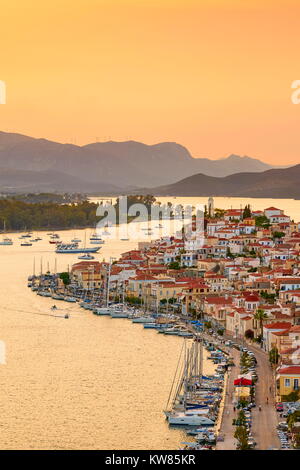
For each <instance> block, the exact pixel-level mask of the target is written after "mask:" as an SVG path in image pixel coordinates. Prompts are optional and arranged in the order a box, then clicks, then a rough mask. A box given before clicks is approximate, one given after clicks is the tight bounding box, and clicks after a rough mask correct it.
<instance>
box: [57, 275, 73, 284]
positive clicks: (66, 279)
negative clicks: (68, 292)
mask: <svg viewBox="0 0 300 470" xmlns="http://www.w3.org/2000/svg"><path fill="white" fill-rule="evenodd" d="M59 277H60V279H62V281H63V283H64V285H65V286H67V285H68V284H70V274H69V273H60V275H59Z"/></svg>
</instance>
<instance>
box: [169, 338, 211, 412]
mask: <svg viewBox="0 0 300 470" xmlns="http://www.w3.org/2000/svg"><path fill="white" fill-rule="evenodd" d="M202 376H203V342H202V338H201V337H200V335H197V336H196V338H195V339H194V341H193V342H192V344H191V343H190V341H188V340H184V343H183V345H182V348H181V352H180V356H179V359H178V364H177V367H176V371H175V375H174V379H173V382H172V386H171V390H170V393H169V397H168V401H167V405H166V410H168V407H169V404H170V402H171V403H172V408H174V407H175V406H176V405H177V404H179V403H180V400H181V402H183V404H184V407H185V405H186V400H187V398H188V397H189V396H191V395H192V394H193V393H194V392H196V390H197V389H199V388H200V385H201V381H202Z"/></svg>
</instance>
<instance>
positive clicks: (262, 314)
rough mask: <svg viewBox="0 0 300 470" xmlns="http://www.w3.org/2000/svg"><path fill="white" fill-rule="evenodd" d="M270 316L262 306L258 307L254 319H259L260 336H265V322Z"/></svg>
mask: <svg viewBox="0 0 300 470" xmlns="http://www.w3.org/2000/svg"><path fill="white" fill-rule="evenodd" d="M267 318H268V316H267V314H266V313H265V311H264V310H263V309H261V308H258V309H257V310H256V312H255V315H254V319H255V320H257V321H259V328H260V336H261V337H262V336H263V322H264V320H266V319H267Z"/></svg>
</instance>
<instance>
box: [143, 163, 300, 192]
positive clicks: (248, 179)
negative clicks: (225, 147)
mask: <svg viewBox="0 0 300 470" xmlns="http://www.w3.org/2000/svg"><path fill="white" fill-rule="evenodd" d="M299 181H300V165H296V166H293V167H290V168H284V169H272V170H267V171H264V172H262V173H237V174H234V175H230V176H226V177H224V178H216V177H211V176H207V175H203V174H197V175H194V176H190V177H188V178H184V179H182V180H180V181H178V182H177V183H175V184H170V185H166V186H160V187H156V188H151V189H149V188H147V189H144V190H143V191H141V190H140V192H141V193H146V194H147V193H148V194H154V195H157V196H231V197H263V198H294V199H300V185H299Z"/></svg>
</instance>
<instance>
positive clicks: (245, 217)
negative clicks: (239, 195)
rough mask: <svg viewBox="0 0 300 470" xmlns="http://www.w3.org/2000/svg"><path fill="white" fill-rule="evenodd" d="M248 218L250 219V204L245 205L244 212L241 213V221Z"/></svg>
mask: <svg viewBox="0 0 300 470" xmlns="http://www.w3.org/2000/svg"><path fill="white" fill-rule="evenodd" d="M249 217H251V208H250V204H246V206H245V209H244V212H243V219H247V218H249Z"/></svg>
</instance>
